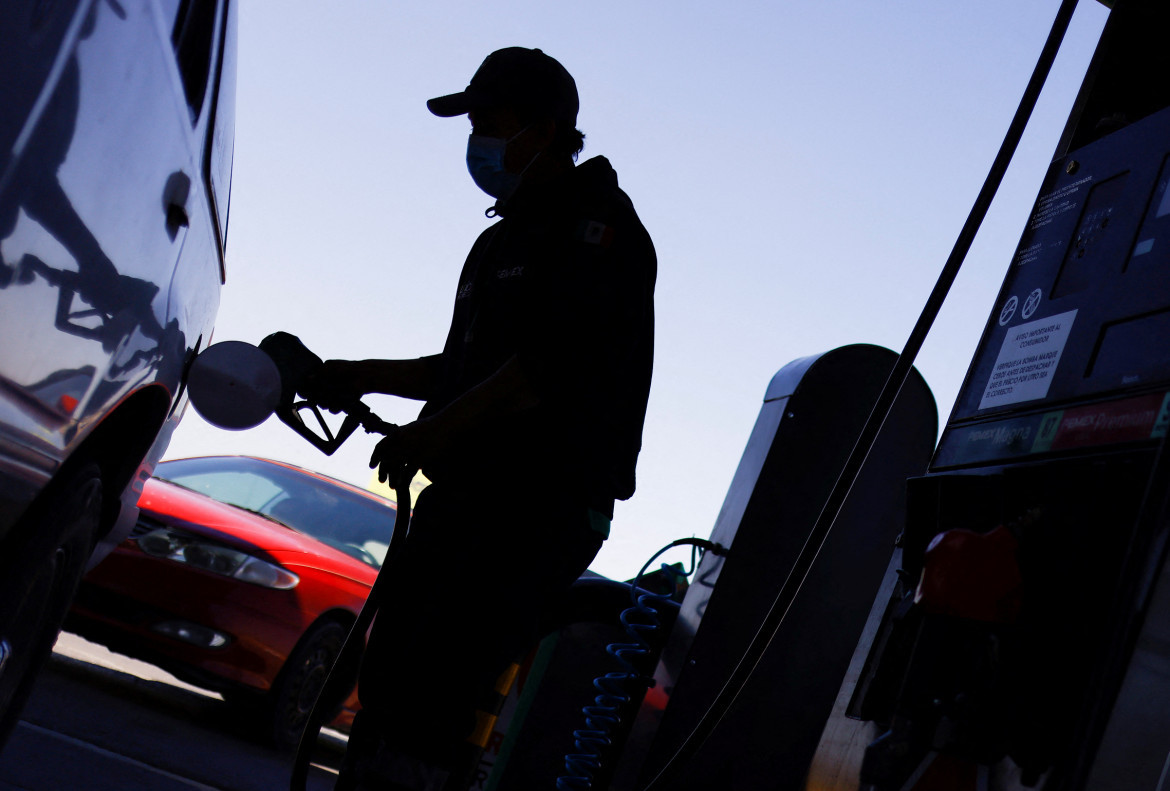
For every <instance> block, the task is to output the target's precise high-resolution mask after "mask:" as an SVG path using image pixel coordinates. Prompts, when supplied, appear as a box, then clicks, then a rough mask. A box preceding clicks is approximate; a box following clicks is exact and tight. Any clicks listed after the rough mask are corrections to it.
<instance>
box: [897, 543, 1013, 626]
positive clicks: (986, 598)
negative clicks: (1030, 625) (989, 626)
mask: <svg viewBox="0 0 1170 791" xmlns="http://www.w3.org/2000/svg"><path fill="white" fill-rule="evenodd" d="M1018 546H1019V542H1018V541H1017V539H1016V537H1015V535H1014V534H1013V533H1012V531H1011V530H1009V529H1008V528H1006V527H1003V526H1000V527H997V528H995V529H994V530H992V531H990V532H988V533H976V532H974V531H972V530H948V531H946V532H945V533H940V534H939V535H937V536H935V538H934V540H933V541H931V542H930V546H929V547H927V549H926V564H925V568H924V569H923V572H922V579H921V580H919V582H918V590H917V591H916V592H915V594H914V601H915V602H916V603H918V604H920V605H921V606H922V607H923V608H924V609H925V610H926V612H929V613H934V614H937V615H950V616H955V617H959V618H969V619H971V620H975V621H986V622H990V623H1011V622H1014V621H1015V620H1016V618H1017V617H1018V616H1019V614H1020V606H1021V603H1022V599H1023V596H1022V585H1023V582H1022V579H1021V576H1020V566H1019V562H1018V560H1017V557H1016V550H1017V548H1018Z"/></svg>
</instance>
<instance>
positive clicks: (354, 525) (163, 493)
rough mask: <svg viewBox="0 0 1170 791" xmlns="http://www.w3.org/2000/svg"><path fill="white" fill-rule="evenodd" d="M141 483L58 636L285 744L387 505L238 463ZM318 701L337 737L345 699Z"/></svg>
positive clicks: (373, 564) (330, 648)
mask: <svg viewBox="0 0 1170 791" xmlns="http://www.w3.org/2000/svg"><path fill="white" fill-rule="evenodd" d="M155 475H156V478H154V479H152V480H151V481H148V482H147V484H146V487H145V489H144V491H143V493H142V498H141V500H140V501H139V507H140V508H141V515H140V516H139V519H138V524H137V526H136V527H135V530H134V533H133V534H132V536H131V537H130V538H129V539H128V540H126V541H125V542H123V543H122V544H120V545H119V546H118V547H116V548H115V549H114V551H113V552H112V553H111V554H110V555H109V556H108V557H107V558H106V559H105V560H104V561H102V562H101V563H100V564H99V565H98V566H97V567H96V568H94V569H93V570H92V571H91V572H89V574H88V575H86V577H85V580H84V581H83V582H82V584H81V588H80V589H79V591H78V595H77V599H76V601H75V602H74V606H73V611H72V613H71V614H70V617H69V620H68V623H67V627H66V628H67V629H69V630H70V631H72V632H76V633H78V634H80V635H81V636H83V637H86V638H88V639H90V640H93V641H95V642H98V643H102V644H103V645H106V646H107V647H109V648H110V649H112V650H114V651H118V652H120V653H124V654H127V655H129V656H132V657H135V658H136V659H142V660H145V661H147V662H151V663H153V664H156V665H158V666H160V667H162V668H164V669H166V670H167V671H169V672H171V673H172V674H174V675H175V676H177V677H178V678H180V679H182V680H184V681H188V682H190V683H193V684H196V685H199V686H202V687H205V688H208V689H212V690H215V691H218V692H220V693H222V694H223V696H224V699H225V700H227V701H228V702H229V703H236V704H239V705H241V706H242V707H243V709H244V710H245V712H246V713H247V714H249V715H251V714H256V713H259V714H261V715H262V716H263V724H264V725H265V729H266V731H267V733H268V734H270V737H271V741H272V742H274V743H275V744H276V745H278V746H281V747H291V746H295V744H296V743H297V740H298V738H299V737H300V732H301V730H302V729H303V727H304V723H305V718H306V717H307V715H308V713H309V710H310V708H311V707H312V704H313V701H314V700H315V699H316V695H317V693H318V691H319V690H320V688H321V684H322V683H323V681H324V678H325V676H326V674H327V673H328V672H329V668H330V667H331V666H332V664H333V660H334V659H335V658H336V656H337V653H338V651H339V649H340V647H341V644H342V641H343V640H344V639H345V636H346V634H347V633H348V632H349V629H350V627H351V626H352V625H353V623H354V621H355V620H356V618H357V613H358V611H359V610H360V609H361V607H362V604H363V602H364V601H365V599H366V596H367V595H368V594H369V591H370V587H371V586H372V585H373V583H374V578H375V577H376V576H377V573H378V569H379V568H380V566H381V563H382V560H383V558H384V557H385V554H386V548H387V546H388V544H389V540H390V533H391V530H392V528H393V525H394V516H395V510H394V504H393V503H392V502H391V501H389V500H386V499H384V498H382V497H380V496H378V495H375V494H372V493H371V492H368V491H366V490H364V489H359V488H357V487H355V486H351V485H349V484H346V483H342V482H341V481H337V480H334V479H332V478H328V477H326V476H324V475H320V474H317V473H313V472H309V471H308V470H303V469H301V468H299V467H294V466H292V465H288V464H282V463H279V462H274V461H269V460H266V459H257V458H251V457H246V456H213V457H204V458H193V459H181V460H174V461H164V462H162V463H161V464H159V465H158V468H157V470H156V472H155ZM330 703H331V705H334V706H336V707H338V709H337V710H338V711H339V716H338V719H337V724H338V725H339V726H342V727H344V726H346V725H348V723H349V722H351V721H352V718H353V713H354V710H355V708H356V705H357V700H356V696H355V695H354V694H353V693H352V692H351V693H350V695H349V697H348V699H347V700H345V701H331V702H330Z"/></svg>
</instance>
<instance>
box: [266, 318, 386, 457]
mask: <svg viewBox="0 0 1170 791" xmlns="http://www.w3.org/2000/svg"><path fill="white" fill-rule="evenodd" d="M260 350H261V351H263V352H264V353H265V354H267V355H268V356H269V357H271V358H272V361H273V362H274V363H275V364H276V369H277V370H278V371H279V372H280V401H279V403H278V404H277V406H276V410H275V411H276V416H277V417H278V418H280V420H281V422H283V423H284V424H285V425H286V426H288V427H289V428H291V429H292V430H293V431H295V432H297V433H298V434H300V435H301V436H302V437H304V438H305V439H307V440H308V441H309V442H310V443H311V444H312V445H313V447H315V448H317V450H319V451H321V452H322V453H324V454H325V455H326V456H332V455H333V453H334V452H335V451H336V450H337V449H338V448H340V447H341V445H342V443H344V442H345V441H346V440H347V439H349V437H350V435H352V434H353V432H354V431H356V430H357V428H358V427H359V426H361V425H362V422H363V420H365V419H367V418H368V417H370V409H369V407H367V406H366V405H365V404H363V403H362V402H361V401H360V400H358V399H356V398H355V399H352V403H348V402H347V403H345V404H344V405H343V408H342V411H344V412H345V419H344V420H343V421H342V423H341V427H340V428H339V429H337V431H336V432H335V431H334V430H333V429H332V428H331V427H330V426H329V424H328V423H327V422H326V421H325V417H324V415H322V414H321V404H320V403H319V401H318V399H317V395H318V394H316V393H315V392H314V391H313V389H312V388H311V387H310V384H309V383H310V379H311V377H312V375H313V374H314V373H316V372H317V370H319V369H320V367H321V366H322V365H323V362H322V360H321V358H320V357H318V356H317V355H316V354H314V353H313V352H311V351H310V350H309V348H308V347H307V346H305V344H303V343H302V342H301V339H300V338H298V337H297V336H295V335H293V334H291V333H288V332H274V333H272V334H271V335H269V336H268V337H267V338H265V339H264V340H262V341H260ZM304 412H308V413H310V414H311V415H312V416H313V418H314V420H315V421H316V423H317V428H318V429H319V431H320V433H318V431H315V430H314V429H313V428H311V427H310V425H309V424H308V423H306V422H305V419H304V417H303V416H302V413H304Z"/></svg>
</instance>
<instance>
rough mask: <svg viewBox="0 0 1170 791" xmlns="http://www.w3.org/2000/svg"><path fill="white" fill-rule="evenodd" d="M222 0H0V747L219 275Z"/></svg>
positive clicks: (224, 63) (150, 449)
mask: <svg viewBox="0 0 1170 791" xmlns="http://www.w3.org/2000/svg"><path fill="white" fill-rule="evenodd" d="M235 16H236V15H235V2H234V0H54V2H44V0H5V2H4V3H3V4H0V108H2V109H0V745H2V744H3V742H4V741H5V739H6V737H7V735H8V733H10V731H11V728H12V726H13V725H14V724H15V721H16V716H17V714H18V712H19V709H20V707H21V705H22V702H23V700H24V699H25V698H26V697H27V695H28V693H29V690H30V687H31V683H32V679H33V677H34V676H35V674H36V670H37V668H38V667H40V665H41V664H43V662H44V660H45V658H47V656H48V654H49V651H50V650H51V647H52V643H53V640H54V639H55V637H56V633H57V630H58V628H59V626H60V623H61V620H62V618H63V617H64V615H65V612H66V611H67V609H68V604H69V600H70V598H71V597H72V595H73V591H74V588H75V586H76V584H77V581H78V580H79V579H80V577H81V575H82V573H83V571H84V569H85V568H86V566H87V565H89V566H92V565H93V563H94V562H96V560H97V559H98V558H100V557H101V556H102V555H103V554H104V553H105V552H108V551H109V550H110V549H111V548H112V547H113V546H114V545H115V544H117V543H118V542H119V541H121V540H122V538H124V537H125V535H126V534H127V533H128V532H129V530H130V528H131V527H132V526H133V525H134V523H135V521H136V518H137V512H136V501H137V499H138V494H139V493H140V491H141V487H142V484H143V482H144V481H145V480H146V479H147V478H149V476H150V471H151V469H152V468H153V465H154V464H155V462H157V460H158V459H159V458H160V457H161V455H162V453H163V451H164V449H165V447H166V444H167V442H168V440H169V437H170V435H171V433H172V432H173V430H174V427H175V423H176V422H177V421H178V419H179V417H180V416H181V415H182V413H183V411H184V407H185V403H186V399H185V397H184V395H183V391H184V379H185V371H186V369H187V365H188V363H189V361H190V359H191V358H192V357H193V356H194V354H195V353H196V351H197V350H198V349H200V348H202V347H203V346H205V345H206V344H207V343H208V342H209V341H210V337H211V332H212V324H213V321H214V318H215V314H216V310H217V308H218V305H219V292H220V285H221V283H222V282H223V281H224V277H225V266H224V251H225V247H226V241H227V226H228V197H229V193H230V181H231V171H232V155H233V141H234V133H233V131H234V104H235V96H234V93H235V87H234V86H235V41H236V32H235V31H236V22H235Z"/></svg>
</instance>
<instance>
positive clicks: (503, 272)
mask: <svg viewBox="0 0 1170 791" xmlns="http://www.w3.org/2000/svg"><path fill="white" fill-rule="evenodd" d="M523 274H524V267H522V266H513V267H511V268H507V267H506V268H504V269H497V270H496V277H497V278H499V279H500V280H507V279H508V278H512V277H520V276H521V275H523Z"/></svg>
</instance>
